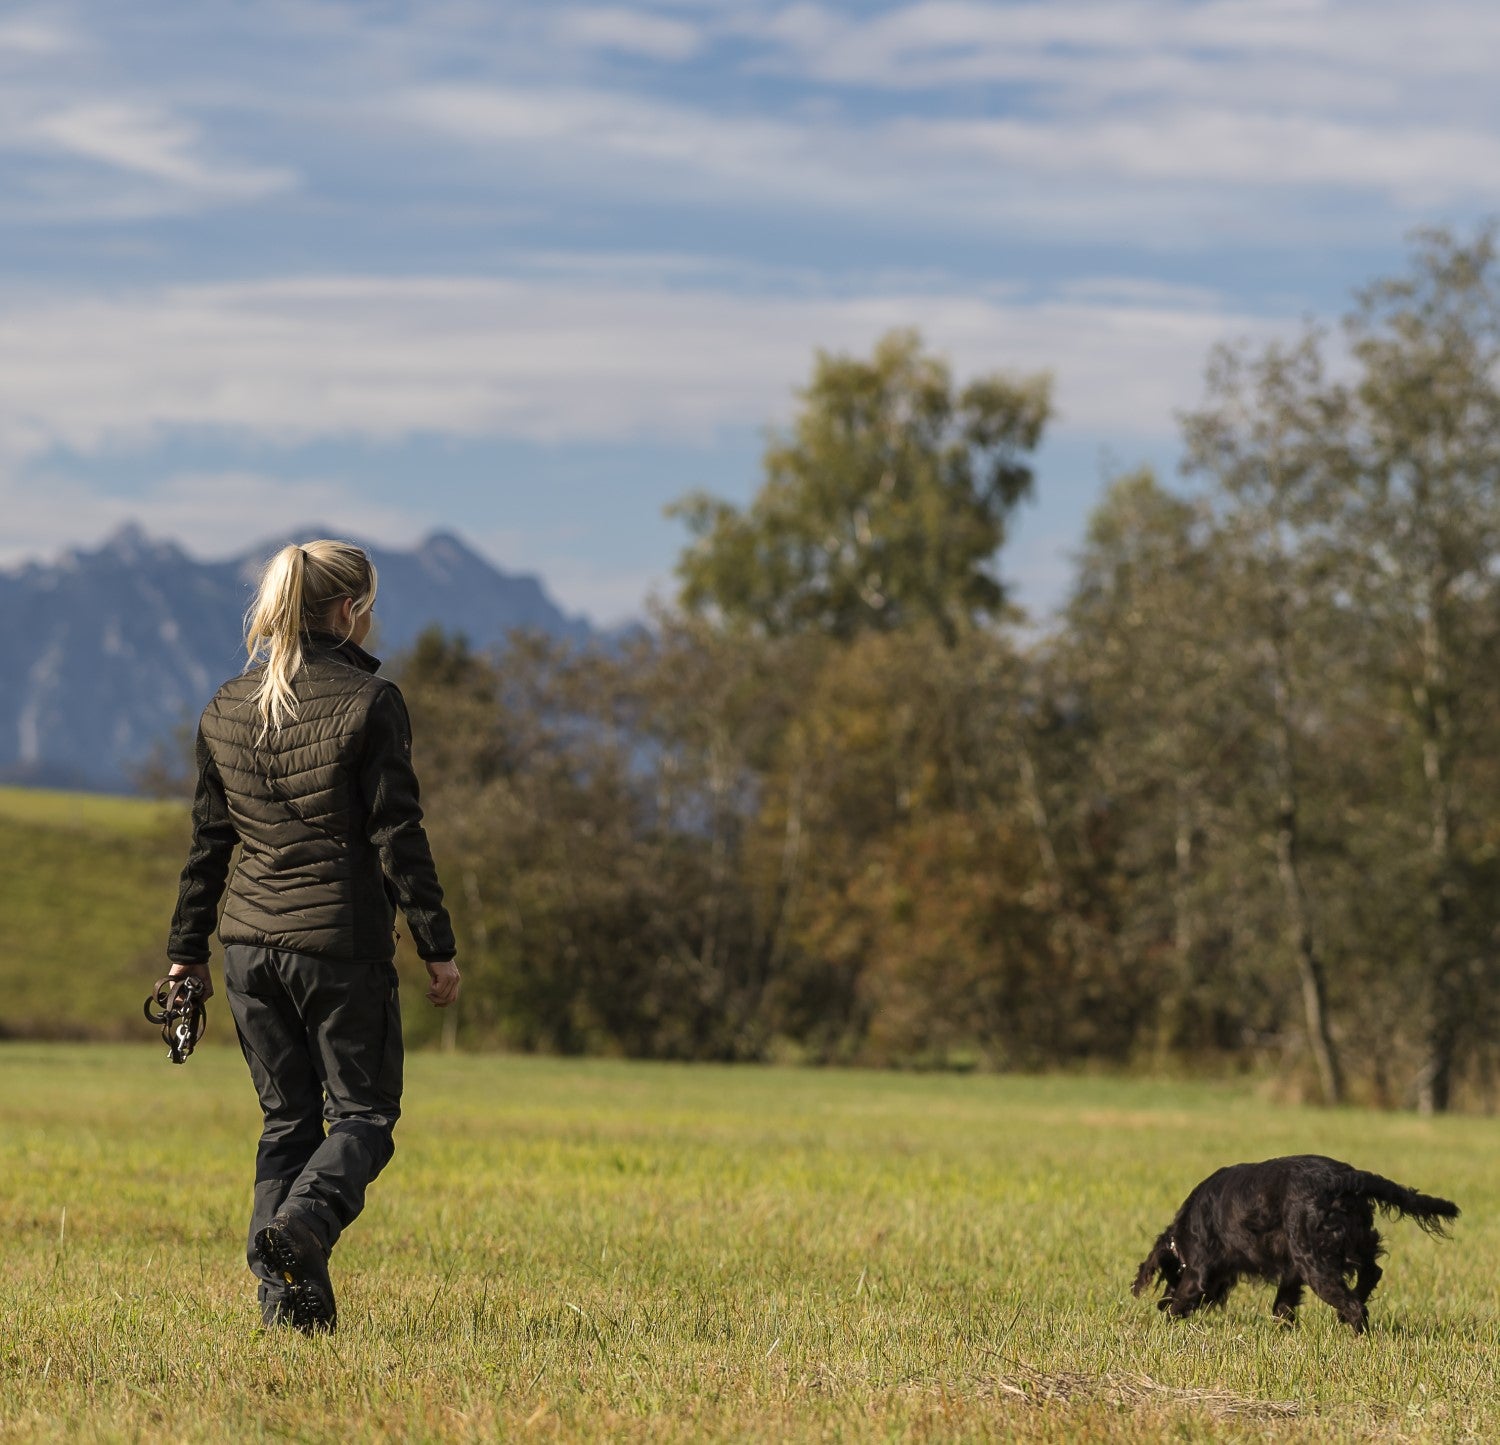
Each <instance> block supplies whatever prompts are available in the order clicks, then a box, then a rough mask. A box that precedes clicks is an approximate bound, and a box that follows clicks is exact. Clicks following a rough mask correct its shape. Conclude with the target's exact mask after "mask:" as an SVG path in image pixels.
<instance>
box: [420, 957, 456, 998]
mask: <svg viewBox="0 0 1500 1445" xmlns="http://www.w3.org/2000/svg"><path fill="white" fill-rule="evenodd" d="M427 977H428V978H430V979H431V980H432V987H431V988H429V989H428V990H427V1002H428V1003H430V1004H431V1005H432V1006H433V1007H434V1008H447V1007H448V1005H449V1004H450V1003H453V1002H454V1001H455V1000H456V999H457V998H458V983H459V979H458V965H457V964H456V963H455V962H454V961H453V960H452V959H451V958H450V959H448V960H447V961H446V962H444V963H428V964H427Z"/></svg>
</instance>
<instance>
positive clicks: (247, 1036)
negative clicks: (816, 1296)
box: [224, 943, 402, 1321]
mask: <svg viewBox="0 0 1500 1445" xmlns="http://www.w3.org/2000/svg"><path fill="white" fill-rule="evenodd" d="M224 984H225V992H226V993H227V994H228V996H229V1009H230V1012H231V1013H232V1014H233V1015H234V1026H235V1031H236V1032H237V1033H238V1034H239V1039H240V1048H241V1050H242V1051H243V1052H244V1055H245V1062H246V1063H247V1064H249V1066H250V1076H251V1078H252V1079H253V1080H254V1081H255V1091H256V1093H257V1094H258V1095H259V1096H260V1107H261V1113H262V1114H263V1116H264V1128H263V1129H262V1131H261V1136H260V1148H259V1150H258V1151H257V1153H256V1156H255V1199H254V1204H253V1206H252V1208H251V1213H250V1239H249V1244H248V1248H247V1255H248V1258H249V1262H250V1269H251V1272H252V1273H253V1274H254V1275H255V1276H256V1278H257V1279H258V1280H259V1282H260V1284H259V1296H260V1303H261V1312H262V1314H263V1315H264V1317H265V1318H266V1319H267V1320H268V1321H270V1320H273V1319H274V1318H275V1317H276V1314H277V1312H278V1310H279V1308H280V1306H281V1304H282V1302H283V1301H284V1299H285V1289H284V1285H283V1282H282V1280H281V1277H280V1276H279V1275H278V1274H276V1273H275V1271H273V1270H270V1269H268V1268H267V1267H266V1266H265V1265H263V1264H262V1263H261V1262H260V1260H259V1259H258V1258H257V1256H256V1252H255V1236H256V1234H257V1233H258V1232H259V1231H260V1230H261V1229H263V1228H264V1227H265V1226H266V1225H267V1224H269V1223H270V1222H271V1220H272V1219H273V1218H274V1217H275V1215H277V1214H278V1213H283V1214H297V1215H299V1216H301V1218H302V1220H303V1221H304V1222H305V1223H306V1224H308V1225H309V1226H310V1227H311V1228H312V1230H313V1231H314V1233H315V1234H316V1235H317V1237H318V1238H319V1240H320V1241H321V1242H322V1244H323V1246H324V1248H325V1249H327V1250H329V1251H331V1250H332V1249H333V1246H334V1245H335V1244H336V1243H337V1242H338V1239H339V1236H340V1235H341V1234H342V1233H343V1232H344V1230H345V1229H347V1228H348V1227H349V1225H350V1224H352V1223H353V1222H354V1219H355V1218H356V1217H357V1216H358V1214H359V1212H360V1210H361V1209H363V1208H364V1203H365V1189H366V1187H367V1186H368V1185H369V1183H370V1181H371V1180H372V1179H374V1178H375V1176H376V1175H377V1174H379V1173H380V1171H381V1170H382V1169H384V1168H385V1166H386V1164H387V1163H388V1162H389V1160H390V1157H391V1154H392V1152H393V1151H394V1149H395V1144H394V1142H393V1140H392V1137H391V1135H392V1131H393V1130H394V1129H395V1127H396V1120H397V1119H398V1118H399V1117H400V1115H401V1075H402V1048H401V1007H400V1000H399V995H398V993H397V979H396V970H395V968H394V967H392V965H390V964H388V963H335V962H332V961H330V960H328V959H324V958H313V957H311V956H310V955H308V954H304V953H291V952H288V951H286V950H284V949H276V948H261V947H257V946H252V945H249V944H238V943H232V944H229V945H228V946H227V947H226V948H225V949H224Z"/></svg>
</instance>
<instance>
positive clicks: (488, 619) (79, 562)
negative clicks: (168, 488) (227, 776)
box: [0, 525, 594, 791]
mask: <svg viewBox="0 0 1500 1445" xmlns="http://www.w3.org/2000/svg"><path fill="white" fill-rule="evenodd" d="M297 535H298V536H300V537H309V536H330V535H333V536H336V535H338V534H337V533H336V532H334V533H330V532H329V531H327V530H326V529H320V528H317V527H308V528H304V529H301V530H300V531H299V532H298V534H297ZM285 541H286V539H285V538H281V539H277V540H272V541H268V542H265V543H263V544H260V545H257V546H253V547H250V548H248V549H247V550H246V551H245V552H244V553H243V554H241V555H240V556H238V557H233V558H230V559H228V560H225V561H217V562H204V561H199V560H197V559H196V558H193V557H191V556H189V555H188V554H187V553H186V552H185V551H183V550H182V548H180V547H179V546H177V545H176V544H175V543H173V542H170V541H166V540H162V539H159V538H153V537H149V536H147V534H146V533H145V532H143V531H142V530H141V529H140V528H139V527H138V526H135V525H127V526H125V527H122V528H121V529H120V530H119V531H117V532H115V533H114V534H113V535H112V536H111V537H109V538H108V540H106V541H105V542H104V543H103V544H102V545H101V546H100V547H98V548H96V549H93V550H87V549H83V548H78V549H74V550H72V551H68V552H65V553H64V554H63V555H62V556H61V557H59V558H58V559H57V560H56V561H54V562H50V563H41V562H26V563H23V564H21V565H20V566H18V567H13V568H11V569H9V570H0V780H3V781H8V782H20V783H28V784H33V785H36V786H49V787H64V788H96V789H107V790H111V791H120V790H128V789H129V788H131V786H132V785H133V779H134V776H135V772H136V769H138V768H139V766H140V765H141V764H142V763H143V762H144V761H145V760H146V759H148V758H149V757H151V755H152V754H153V751H156V752H159V751H160V750H161V749H162V748H163V747H164V746H170V744H171V741H172V738H173V736H174V733H175V732H176V731H177V730H178V729H180V728H181V726H182V725H183V724H184V723H190V722H192V721H194V720H195V719H196V718H197V715H198V713H199V712H200V711H201V710H202V707H203V705H204V703H206V702H207V701H208V699H209V698H210V697H211V696H212V695H213V692H214V690H215V689H216V688H217V687H218V685H219V684H220V683H221V682H223V681H224V679H225V678H227V677H229V676H231V675H232V674H234V673H235V672H238V671H239V670H240V668H241V667H242V666H243V665H244V661H245V655H244V646H243V644H242V642H241V640H240V639H241V632H242V626H243V616H244V612H245V609H246V607H247V606H248V605H249V603H250V600H251V596H252V593H253V590H254V586H255V582H256V579H257V577H258V575H259V572H260V568H261V567H262V566H263V565H264V563H265V561H266V559H267V558H268V557H269V556H270V555H271V554H272V553H273V552H274V551H275V550H276V549H277V548H278V547H280V546H282V545H283V544H284V542H285ZM360 545H361V546H364V547H365V549H366V551H367V552H368V553H369V554H370V557H371V560H372V561H373V562H374V563H375V566H376V568H377V569H378V571H379V574H380V589H379V598H378V601H377V603H376V608H375V616H376V622H377V629H376V632H375V634H374V635H373V636H372V637H371V639H370V646H371V647H372V648H375V649H376V650H377V651H379V652H380V653H381V654H382V655H383V656H386V657H390V656H392V655H393V654H395V653H397V652H399V651H401V650H402V649H403V648H405V647H407V646H409V645H410V644H411V643H412V642H413V641H414V640H415V639H416V637H417V636H418V635H419V634H420V633H421V632H422V631H423V629H424V628H427V627H429V626H432V625H434V624H435V625H437V626H439V627H442V628H443V629H444V630H445V631H448V632H452V633H462V634H463V635H464V636H465V637H466V638H467V639H468V640H469V642H470V643H471V644H472V645H473V646H474V647H476V648H487V647H490V646H493V645H495V644H497V643H500V642H501V641H503V639H504V638H505V636H506V634H507V633H509V632H510V631H512V630H513V629H518V628H524V629H528V630H534V631H540V632H543V633H546V634H548V635H550V636H553V637H558V638H567V639H571V640H576V641H585V640H588V639H589V638H591V637H592V636H593V635H594V634H593V632H592V629H591V628H590V626H589V624H588V623H587V622H586V621H584V620H583V619H582V618H578V617H570V616H568V615H567V614H566V613H564V612H563V611H562V609H561V608H559V607H558V606H557V604H556V603H555V602H553V601H552V599H551V598H550V597H548V595H547V593H546V591H545V590H544V589H543V587H542V584H541V582H540V581H539V580H538V579H537V578H535V577H532V576H526V575H513V574H509V573H506V572H503V571H501V570H500V569H499V568H497V567H495V566H494V565H493V564H492V563H490V562H488V561H486V560H485V558H483V557H481V556H480V555H479V554H478V553H477V552H475V551H474V550H473V549H472V548H471V547H469V546H467V545H466V544H465V543H464V542H463V541H462V540H461V539H460V538H458V537H456V536H454V535H453V534H452V533H450V532H434V533H433V534H432V535H431V536H429V537H426V538H424V539H423V540H422V541H421V542H420V543H418V544H417V546H416V547H415V548H414V549H412V550H411V551H400V550H394V549H390V548H385V547H378V546H373V545H369V544H366V543H360Z"/></svg>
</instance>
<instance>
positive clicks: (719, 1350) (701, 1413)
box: [0, 1000, 1500, 1442]
mask: <svg viewBox="0 0 1500 1445" xmlns="http://www.w3.org/2000/svg"><path fill="white" fill-rule="evenodd" d="M211 1007H212V1006H211ZM421 1007H422V1005H421V1004H420V1003H419V1002H416V1001H415V1000H411V1001H409V1003H408V1009H409V1011H411V1012H415V1011H416V1009H418V1008H421ZM223 1017H224V1016H223V1013H222V1000H221V1001H220V1002H219V1012H218V1020H217V1021H218V1025H219V1027H220V1028H221V1029H222V1024H223ZM220 1037H221V1038H222V1034H221V1035H220ZM164 1053H165V1051H164V1050H162V1049H161V1048H159V1047H157V1046H147V1045H145V1044H138V1045H109V1044H105V1045H97V1044H96V1045H77V1044H47V1043H33V1042H25V1043H10V1044H6V1045H3V1046H0V1098H3V1099H4V1106H3V1112H0V1228H3V1231H4V1238H5V1248H4V1250H3V1252H0V1297H3V1299H4V1301H5V1309H4V1311H3V1315H0V1439H4V1440H10V1441H21V1440H26V1441H32V1440H152V1441H156V1440H180V1441H221V1440H246V1439H250V1440H255V1439H293V1440H302V1441H349V1440H377V1441H383V1440H390V1441H396V1440H403V1441H404V1440H465V1441H467V1440H474V1441H479V1440H494V1439H511V1438H514V1439H538V1440H561V1439H568V1440H571V1439H609V1440H641V1441H646V1440H649V1441H663V1440H665V1441H673V1440H681V1441H688V1440H703V1439H718V1440H744V1441H752V1440H754V1441H759V1440H844V1439H848V1440H886V1439H917V1440H923V1439H926V1440H944V1441H947V1440H1026V1441H1064V1440H1066V1441H1122V1442H1123V1441H1142V1442H1144V1441H1157V1440H1164V1439H1170V1440H1210V1439H1226V1440H1229V1439H1232V1440H1277V1441H1281V1440H1317V1441H1338V1440H1351V1441H1352V1440H1411V1441H1428V1440H1434V1441H1436V1440H1463V1439H1475V1440H1480V1439H1483V1440H1490V1439H1495V1438H1497V1437H1500V1383H1497V1371H1496V1364H1495V1362H1496V1359H1497V1356H1500V1310H1497V1298H1500V1229H1497V1225H1496V1222H1495V1221H1496V1219H1497V1217H1500V1213H1497V1207H1496V1206H1497V1203H1500V1199H1497V1194H1500V1189H1497V1184H1496V1177H1495V1168H1494V1163H1493V1160H1494V1158H1495V1156H1496V1152H1497V1145H1500V1124H1497V1123H1496V1122H1495V1121H1493V1120H1489V1119H1480V1118H1457V1117H1455V1118H1440V1119H1436V1120H1419V1119H1417V1118H1414V1117H1410V1116H1398V1115H1381V1114H1374V1113H1365V1112H1358V1111H1353V1110H1350V1111H1340V1112H1331V1113H1330V1112H1317V1111H1312V1110H1306V1109H1299V1108H1294V1107H1289V1106H1284V1105H1280V1104H1277V1103H1274V1102H1272V1101H1270V1100H1269V1099H1267V1098H1266V1097H1264V1096H1262V1095H1261V1094H1260V1093H1258V1092H1257V1091H1256V1090H1255V1089H1254V1088H1253V1087H1252V1086H1249V1085H1234V1084H1222V1083H1221V1084H1207V1085H1206V1084H1201V1083H1193V1084H1188V1083H1171V1082H1160V1081H1158V1082H1151V1081H1137V1080H1117V1079H1094V1078H1063V1077H1051V1078H1017V1077H994V1076H988V1077H987V1076H979V1075H969V1076H960V1075H952V1074H947V1075H913V1074H897V1073H869V1072H860V1071H841V1072H824V1071H814V1070H807V1069H802V1070H797V1069H781V1068H748V1067H747V1068H738V1069H733V1068H718V1067H709V1066H673V1065H655V1064H627V1063H617V1062H608V1061H589V1062H572V1061H558V1060H547V1059H520V1058H514V1057H503V1056H488V1057H479V1056H464V1055H444V1054H437V1053H427V1052H422V1053H417V1054H415V1055H414V1056H413V1057H412V1058H411V1060H410V1062H409V1074H408V1109H407V1114H406V1117H405V1118H404V1119H403V1121H402V1124H401V1126H400V1129H399V1130H398V1135H397V1139H398V1150H397V1155H396V1159H395V1161H394V1163H393V1165H392V1167H391V1168H390V1170H389V1171H388V1172H387V1173H386V1174H385V1175H384V1176H383V1177H382V1178H381V1179H380V1180H379V1181H378V1182H377V1184H376V1185H375V1187H374V1189H373V1190H372V1193H371V1200H370V1205H369V1208H368V1209H367V1211H366V1213H365V1215H364V1217H363V1218H362V1219H361V1220H360V1221H359V1223H358V1225H357V1226H356V1227H355V1229H354V1230H352V1231H351V1232H350V1234H349V1236H348V1237H347V1238H346V1240H345V1241H344V1242H343V1243H342V1244H341V1245H340V1247H339V1249H338V1251H337V1253H336V1254H335V1258H334V1266H335V1279H336V1281H337V1282H338V1283H339V1286H340V1307H341V1316H342V1319H341V1328H340V1330H339V1333H338V1334H337V1335H336V1336H334V1337H333V1338H331V1339H318V1340H308V1339H303V1338H302V1337H300V1336H298V1335H296V1334H293V1333H290V1332H282V1331H278V1332H274V1333H266V1332H263V1331H261V1330H260V1328H259V1320H258V1315H257V1313H256V1311H255V1307H254V1304H253V1301H252V1298H251V1294H250V1291H249V1289H248V1287H247V1281H248V1275H247V1274H246V1272H245V1270H244V1265H243V1257H242V1240H243V1234H242V1230H243V1216H244V1213H245V1210H246V1209H247V1207H248V1188H249V1180H250V1169H251V1156H252V1153H253V1141H254V1136H255V1130H256V1111H255V1105H254V1101H253V1098H252V1096H251V1092H250V1088H249V1084H248V1081H247V1079H246V1078H245V1077H244V1066H243V1063H242V1061H241V1060H240V1058H239V1057H238V1054H237V1052H236V1051H235V1050H234V1049H233V1047H232V1046H226V1045H225V1044H223V1043H222V1042H221V1043H220V1044H219V1046H217V1047H208V1046H205V1047H204V1049H203V1050H201V1051H200V1053H199V1054H197V1055H196V1056H195V1057H194V1058H193V1059H191V1060H190V1061H189V1062H188V1064H187V1065H186V1066H185V1067H183V1068H181V1069H174V1068H173V1067H171V1066H170V1065H169V1064H167V1063H166V1061H165V1056H164ZM1302 1150H1317V1151H1325V1152H1329V1153H1333V1154H1335V1155H1339V1156H1343V1157H1346V1158H1350V1159H1352V1160H1354V1161H1356V1162H1357V1163H1359V1164H1361V1165H1362V1166H1364V1167H1368V1168H1374V1169H1377V1170H1379V1171H1381V1172H1384V1173H1387V1174H1389V1175H1391V1176H1393V1177H1395V1178H1397V1179H1399V1180H1401V1181H1403V1182H1406V1183H1409V1184H1413V1185H1416V1186H1418V1187H1421V1188H1424V1189H1427V1190H1429V1191H1432V1192H1437V1193H1441V1194H1446V1195H1449V1196H1450V1197H1452V1198H1455V1199H1457V1200H1458V1201H1459V1203H1460V1204H1461V1205H1462V1206H1463V1208H1464V1211H1465V1217H1464V1219H1463V1220H1462V1221H1460V1223H1459V1225H1458V1227H1457V1231H1456V1238H1455V1240H1454V1241H1453V1242H1451V1243H1444V1242H1441V1241H1436V1240H1432V1239H1429V1238H1427V1237H1426V1236H1424V1235H1423V1234H1421V1232H1420V1231H1419V1230H1418V1229H1417V1228H1416V1227H1415V1226H1414V1225H1412V1224H1410V1223H1404V1224H1403V1223H1393V1224H1391V1225H1389V1226H1388V1227H1387V1228H1386V1238H1387V1241H1388V1243H1389V1246H1390V1258H1389V1260H1388V1261H1387V1267H1388V1268H1387V1276H1386V1279H1385V1281H1384V1282H1383V1283H1382V1285H1381V1287H1380V1288H1379V1290H1377V1292H1376V1294H1375V1296H1374V1299H1373V1301H1372V1314H1373V1323H1372V1331H1371V1333H1370V1335H1369V1336H1367V1337H1365V1338H1363V1339H1361V1338H1357V1337H1355V1336H1354V1335H1353V1334H1351V1333H1350V1332H1349V1331H1348V1329H1347V1328H1346V1327H1345V1326H1343V1325H1341V1324H1339V1323H1338V1322H1337V1320H1336V1319H1335V1318H1334V1316H1333V1314H1332V1312H1331V1311H1330V1310H1328V1309H1327V1308H1325V1307H1324V1306H1322V1305H1321V1304H1320V1303H1318V1302H1317V1301H1315V1300H1310V1301H1309V1303H1308V1304H1307V1305H1306V1306H1305V1308H1304V1310H1303V1319H1302V1322H1301V1324H1300V1325H1299V1326H1298V1327H1297V1328H1295V1329H1293V1330H1286V1329H1283V1328H1281V1327H1279V1326H1277V1325H1275V1324H1274V1323H1273V1322H1272V1320H1271V1319H1270V1316H1269V1306H1270V1293H1271V1292H1270V1290H1269V1289H1267V1288H1265V1287H1261V1286H1242V1287H1241V1288H1240V1289H1239V1290H1238V1291H1236V1293H1235V1294H1234V1295H1233V1296H1232V1297H1231V1300H1230V1303H1229V1305H1228V1307H1227V1309H1225V1310H1224V1311H1222V1312H1219V1313H1206V1314H1202V1315H1199V1316H1197V1317H1195V1318H1194V1319H1192V1320H1190V1321H1187V1322H1184V1323H1181V1324H1177V1325H1170V1324H1168V1323H1167V1322H1166V1321H1165V1320H1164V1319H1163V1318H1162V1317H1161V1316H1160V1315H1159V1314H1158V1313H1157V1312H1156V1310H1154V1309H1153V1308H1152V1307H1151V1305H1150V1304H1149V1303H1148V1302H1146V1301H1143V1300H1136V1299H1133V1298H1131V1296H1130V1293H1129V1289H1128V1286H1129V1283H1130V1279H1131V1276H1132V1273H1133V1269H1134V1266H1135V1264H1136V1262H1137V1261H1138V1260H1139V1259H1140V1258H1141V1256H1142V1255H1143V1254H1144V1253H1145V1251H1146V1249H1147V1247H1148V1246H1149V1244H1150V1241H1151V1239H1152V1237H1153V1236H1154V1234H1155V1232H1156V1230H1157V1229H1158V1228H1159V1227H1160V1226H1161V1225H1162V1224H1163V1223H1164V1222H1165V1220H1166V1219H1167V1218H1168V1217H1169V1216H1170V1213H1171V1211H1172V1210H1173V1208H1174V1207H1175V1206H1176V1204H1177V1203H1178V1201H1179V1199H1180V1198H1181V1196H1182V1195H1183V1194H1184V1193H1185V1192H1186V1190H1187V1189H1188V1187H1189V1186H1190V1185H1191V1184H1192V1183H1194V1182H1195V1181H1196V1180H1197V1179H1198V1178H1199V1177H1201V1176H1202V1175H1203V1174H1205V1173H1207V1172H1208V1171H1209V1170H1210V1169H1212V1168H1213V1167H1215V1166H1216V1165H1218V1164H1221V1163H1224V1162H1227V1161H1230V1160H1233V1159H1241V1158H1261V1157H1265V1156H1267V1155H1271V1154H1277V1153H1284V1152H1292V1151H1302Z"/></svg>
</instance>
